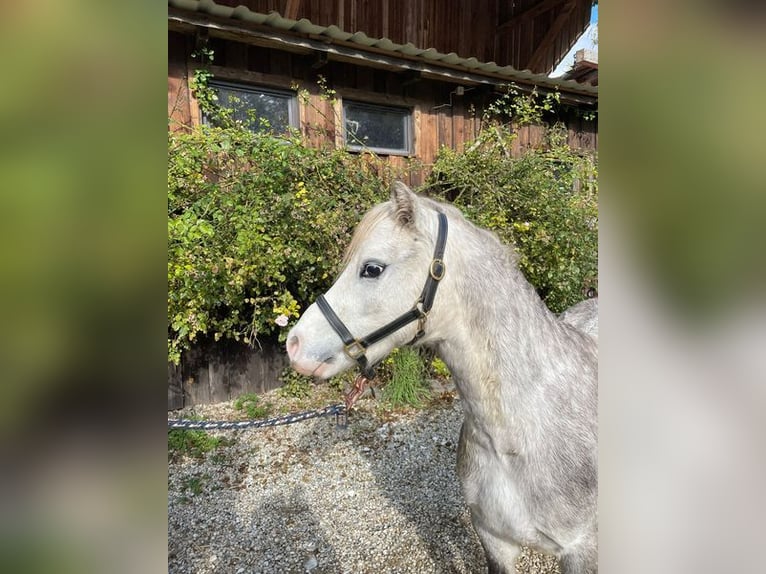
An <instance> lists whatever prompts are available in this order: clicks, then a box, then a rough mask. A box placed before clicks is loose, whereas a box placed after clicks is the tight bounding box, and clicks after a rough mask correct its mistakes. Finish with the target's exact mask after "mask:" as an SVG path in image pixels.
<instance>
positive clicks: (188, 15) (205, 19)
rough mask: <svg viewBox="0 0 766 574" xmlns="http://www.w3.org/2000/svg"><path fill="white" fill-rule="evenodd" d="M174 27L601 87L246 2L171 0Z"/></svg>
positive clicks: (437, 69) (423, 67)
mask: <svg viewBox="0 0 766 574" xmlns="http://www.w3.org/2000/svg"><path fill="white" fill-rule="evenodd" d="M168 6H169V8H170V10H169V11H168V20H169V22H170V26H171V29H178V30H183V29H185V27H196V28H205V29H208V30H209V31H210V33H211V34H215V35H218V36H221V37H231V38H234V39H237V40H239V41H245V42H251V43H254V44H259V45H264V46H273V47H278V48H279V47H282V48H285V49H292V50H294V51H305V52H307V53H308V52H311V51H315V52H324V53H325V54H327V55H328V57H332V58H333V59H337V60H341V61H343V60H345V61H352V62H356V63H358V64H362V65H371V66H376V67H384V68H395V69H402V70H411V71H413V72H417V73H419V74H421V75H423V76H424V77H432V78H435V79H442V80H445V81H453V82H457V83H465V84H491V85H499V84H508V83H514V84H516V85H518V86H519V87H520V88H522V89H524V88H527V89H531V88H532V87H537V88H538V89H542V91H552V90H557V91H559V92H560V93H561V96H562V100H568V101H570V102H573V103H581V104H595V103H596V102H597V101H598V88H597V87H596V86H591V85H588V84H579V83H577V82H575V81H572V80H562V79H554V78H549V77H548V76H546V75H544V74H534V73H532V72H530V71H529V70H517V69H515V68H513V67H512V66H499V65H497V64H496V63H495V62H480V61H479V60H477V59H476V58H462V57H460V56H458V55H457V54H455V53H454V52H450V53H448V54H444V53H441V52H438V51H437V50H435V49H434V48H418V47H417V46H415V45H413V44H411V43H407V44H397V43H394V42H393V41H391V40H390V39H388V38H371V37H369V36H367V35H366V34H365V33H364V32H354V33H351V32H345V31H343V30H341V29H340V28H338V27H337V26H317V25H316V24H313V23H312V22H310V21H309V20H306V19H305V18H304V19H301V20H291V19H289V18H284V17H282V16H281V15H280V14H279V13H277V12H271V13H269V14H263V13H259V12H253V11H252V10H250V9H249V8H248V7H246V6H237V7H231V6H225V5H222V4H217V3H216V2H214V1H213V0H168Z"/></svg>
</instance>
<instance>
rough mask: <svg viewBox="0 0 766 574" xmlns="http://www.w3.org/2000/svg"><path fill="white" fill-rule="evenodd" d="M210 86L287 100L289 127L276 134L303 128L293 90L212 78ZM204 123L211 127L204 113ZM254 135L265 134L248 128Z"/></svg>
mask: <svg viewBox="0 0 766 574" xmlns="http://www.w3.org/2000/svg"><path fill="white" fill-rule="evenodd" d="M208 86H209V87H210V88H212V89H214V90H215V89H216V88H224V89H229V90H238V91H240V92H249V93H251V94H265V95H269V96H274V97H281V98H285V99H287V124H288V125H287V127H286V128H285V130H284V131H280V132H276V131H275V133H285V132H286V131H289V130H299V129H300V126H301V122H300V108H299V107H298V96H297V95H296V93H295V92H293V91H291V90H284V89H279V88H272V87H270V86H261V85H255V84H248V83H244V82H236V81H232V80H219V79H217V78H212V79H210V80H209V81H208ZM201 115H202V123H204V124H205V125H210V119H209V118H208V117H207V114H205V113H202V114H201ZM272 128H273V126H272ZM248 129H250V130H251V131H252V132H253V133H264V132H263V131H261V130H253V129H252V128H251V127H249V126H248Z"/></svg>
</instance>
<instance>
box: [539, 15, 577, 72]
mask: <svg viewBox="0 0 766 574" xmlns="http://www.w3.org/2000/svg"><path fill="white" fill-rule="evenodd" d="M576 4H577V0H569V3H568V4H567V5H566V6H564V7H563V8H562V9H561V12H559V15H558V16H556V19H555V20H554V21H553V24H551V27H550V28H548V31H547V32H546V33H545V36H544V37H543V39H542V40H541V41H540V44H538V46H537V49H536V50H535V52H534V54H532V56H530V58H529V61H528V62H527V68H528V69H529V70H531V71H533V72H541V73H542V72H546V71H547V70H539V69H537V68H538V66H540V65H541V64H542V62H543V59H544V58H545V56H546V54H547V52H548V50H550V49H551V47H552V46H553V43H554V42H555V41H556V38H557V37H558V35H559V33H560V32H561V29H562V28H563V27H564V25H565V24H566V23H567V22H569V18H570V16H571V15H572V11H573V10H574V8H575V5H576Z"/></svg>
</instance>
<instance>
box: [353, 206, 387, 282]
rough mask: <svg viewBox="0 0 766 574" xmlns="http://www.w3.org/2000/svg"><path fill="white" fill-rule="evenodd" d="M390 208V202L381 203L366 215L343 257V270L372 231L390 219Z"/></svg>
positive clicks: (357, 227)
mask: <svg viewBox="0 0 766 574" xmlns="http://www.w3.org/2000/svg"><path fill="white" fill-rule="evenodd" d="M389 207H390V204H389V203H388V202H386V203H379V204H378V205H376V206H375V207H373V208H372V209H370V211H368V212H367V213H366V214H365V215H364V217H363V218H362V221H360V222H359V225H357V226H356V229H355V230H354V235H352V236H351V243H349V244H348V247H347V248H346V253H345V254H344V255H343V261H342V262H341V269H345V268H346V266H347V265H348V263H349V262H350V261H351V259H352V258H353V257H354V254H355V253H356V252H357V251H358V250H359V246H360V245H361V244H362V242H363V241H364V240H365V239H367V236H368V235H369V234H370V231H371V230H372V229H373V228H374V227H375V226H376V225H377V224H378V223H380V222H381V221H383V220H384V219H385V218H386V217H390V215H391V212H390V210H389Z"/></svg>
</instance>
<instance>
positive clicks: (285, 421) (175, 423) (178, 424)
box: [168, 404, 348, 430]
mask: <svg viewBox="0 0 766 574" xmlns="http://www.w3.org/2000/svg"><path fill="white" fill-rule="evenodd" d="M330 415H335V419H336V422H337V423H338V424H339V425H340V426H345V425H346V424H347V422H348V417H347V412H346V406H345V405H343V404H336V405H330V406H329V407H325V408H323V409H319V410H315V411H303V412H300V413H292V414H289V415H284V416H281V417H274V418H270V419H261V420H255V421H193V420H189V419H168V428H169V429H189V430H191V429H194V430H229V429H245V428H263V427H275V426H279V425H290V424H293V423H297V422H301V421H307V420H309V419H315V418H318V417H327V416H330ZM342 415H346V416H343V420H344V422H343V423H341V422H340V421H341V420H342V419H341V417H342Z"/></svg>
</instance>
